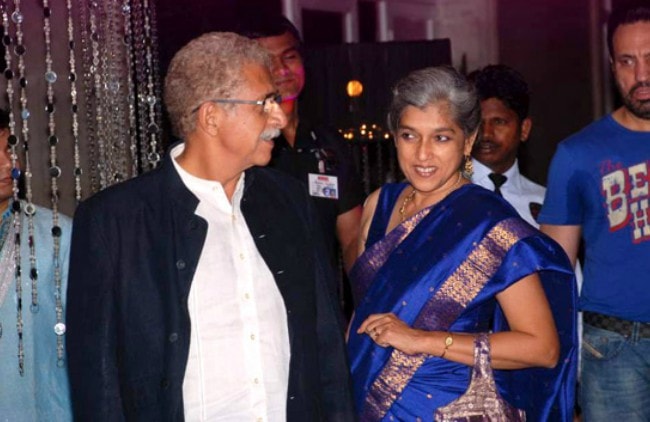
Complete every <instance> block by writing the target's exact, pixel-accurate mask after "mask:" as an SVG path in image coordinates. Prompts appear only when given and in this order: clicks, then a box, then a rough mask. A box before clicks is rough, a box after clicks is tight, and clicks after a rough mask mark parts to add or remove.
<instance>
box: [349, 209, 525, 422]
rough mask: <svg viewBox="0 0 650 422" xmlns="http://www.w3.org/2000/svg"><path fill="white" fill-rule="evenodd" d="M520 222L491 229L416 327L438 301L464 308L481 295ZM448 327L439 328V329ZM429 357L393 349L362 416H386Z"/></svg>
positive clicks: (517, 234)
mask: <svg viewBox="0 0 650 422" xmlns="http://www.w3.org/2000/svg"><path fill="white" fill-rule="evenodd" d="M517 221H518V220H516V219H507V220H503V221H501V222H499V223H497V224H496V225H495V226H494V227H492V229H490V231H489V232H488V233H487V235H485V237H484V238H483V239H482V240H481V241H480V242H479V243H477V244H476V247H475V248H474V249H473V250H472V251H471V252H470V254H469V255H468V257H467V258H466V259H465V260H464V261H463V262H462V263H461V264H460V265H459V266H458V267H457V268H456V270H455V271H454V272H453V273H452V274H451V275H450V276H449V277H448V278H447V279H446V280H445V281H444V282H443V283H442V284H441V286H440V288H439V289H438V290H437V291H436V292H435V294H434V295H433V296H432V297H431V299H430V300H429V301H428V302H427V304H426V305H425V306H424V308H423V309H422V310H421V311H420V314H419V315H418V317H417V319H416V321H415V323H414V324H413V327H414V328H424V329H426V328H427V327H426V325H427V324H426V323H427V320H429V318H428V314H429V313H430V312H431V311H433V310H434V309H435V308H436V304H437V303H439V302H441V301H445V302H449V301H450V300H451V301H453V302H455V303H456V304H457V305H458V306H460V307H462V308H465V307H466V306H467V304H468V303H469V302H471V301H472V300H473V299H474V298H475V297H476V296H477V295H478V293H479V292H480V291H481V289H482V288H483V287H484V286H485V284H487V282H488V281H489V280H490V279H491V278H492V277H493V276H494V274H495V273H496V271H497V270H498V269H499V266H500V265H501V262H502V261H503V258H504V256H505V255H506V253H507V252H508V250H509V249H510V248H511V247H512V246H513V245H514V244H515V243H516V242H517V241H519V240H520V239H521V238H522V235H521V231H518V230H517V228H519V227H520V225H519V224H517ZM405 223H408V222H405ZM407 233H410V231H408V232H407ZM434 312H435V311H434ZM451 322H453V321H450V323H451ZM448 328H449V327H438V328H437V329H440V330H445V329H448ZM430 357H432V356H430V355H425V354H418V355H407V354H405V353H402V352H400V351H399V350H393V352H392V353H391V356H390V358H389V360H388V361H387V362H386V365H384V367H383V369H382V370H381V372H380V374H379V375H378V376H377V378H376V379H375V381H374V382H373V383H372V386H371V387H370V389H369V391H368V396H367V401H366V406H365V408H364V411H363V415H362V418H361V419H362V420H379V419H381V418H383V417H384V415H385V414H386V412H387V411H388V409H390V407H391V406H392V405H393V403H394V402H395V400H397V399H398V398H399V395H400V394H401V393H402V391H403V390H404V388H405V387H406V385H407V384H408V383H409V381H410V380H411V378H412V377H413V375H414V374H415V372H416V371H417V370H418V368H419V367H420V366H421V365H422V364H423V363H424V362H425V360H426V359H428V358H430Z"/></svg>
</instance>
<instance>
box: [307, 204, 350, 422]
mask: <svg viewBox="0 0 650 422" xmlns="http://www.w3.org/2000/svg"><path fill="white" fill-rule="evenodd" d="M310 211H312V214H311V215H312V216H315V210H314V209H313V208H311V210H310ZM311 227H312V235H313V239H314V241H315V244H316V245H315V246H316V247H315V248H314V251H315V254H316V255H315V257H314V262H316V263H317V265H316V266H315V267H316V268H315V273H316V274H315V277H314V280H315V283H316V286H315V291H316V306H317V317H316V324H317V331H318V333H317V334H318V346H319V356H318V358H319V362H320V381H321V391H322V405H323V413H324V415H325V420H327V421H332V422H335V421H336V422H338V421H341V422H342V421H354V420H355V412H354V405H353V402H352V389H351V382H350V369H349V365H348V359H347V352H346V346H345V339H344V337H343V333H344V330H345V328H344V322H343V316H342V313H341V309H340V307H339V304H338V301H337V299H336V298H337V295H336V292H335V291H334V287H335V286H336V283H335V282H334V277H335V275H334V271H333V268H331V266H330V264H329V260H328V259H323V257H325V256H327V253H326V252H325V244H324V241H323V239H322V234H321V230H319V229H315V230H314V228H317V227H318V223H314V224H311Z"/></svg>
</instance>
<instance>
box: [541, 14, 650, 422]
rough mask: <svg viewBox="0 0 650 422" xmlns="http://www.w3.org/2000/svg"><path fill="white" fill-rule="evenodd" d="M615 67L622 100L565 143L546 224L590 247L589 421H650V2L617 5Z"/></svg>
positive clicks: (560, 236)
mask: <svg viewBox="0 0 650 422" xmlns="http://www.w3.org/2000/svg"><path fill="white" fill-rule="evenodd" d="M607 41H608V47H609V52H610V63H611V68H612V72H613V74H614V78H615V80H616V85H617V87H618V90H619V92H620V94H621V97H622V100H623V106H622V107H620V108H619V109H617V110H616V111H614V112H613V113H612V114H610V115H607V116H605V117H604V118H602V119H600V120H598V121H596V122H594V123H592V124H591V125H589V126H587V127H586V128H584V129H583V130H582V131H580V132H578V133H577V134H575V135H573V136H571V137H569V138H568V139H567V140H565V141H563V142H562V143H561V144H560V145H559V147H558V150H557V152H556V154H555V157H554V158H553V162H552V164H551V168H550V171H549V179H548V186H547V192H546V198H545V201H544V206H543V208H542V212H541V214H540V216H539V222H540V223H541V230H542V231H543V232H545V233H546V234H548V235H550V236H551V237H553V238H554V239H555V240H557V241H558V242H559V243H560V244H561V245H562V246H563V247H564V249H565V251H566V252H567V254H568V255H569V258H570V259H571V260H572V261H573V262H574V263H575V260H576V256H577V254H578V246H579V243H580V239H581V238H582V239H583V240H584V244H585V262H584V284H583V287H582V293H581V297H580V308H581V310H582V311H583V315H584V334H583V343H582V372H581V373H582V378H581V392H580V404H581V406H582V409H583V412H584V420H586V421H589V422H592V421H612V420H625V421H646V422H647V421H650V280H649V274H650V209H649V208H648V200H649V199H650V5H649V4H648V3H647V2H645V3H643V2H642V3H639V4H638V5H628V6H627V7H626V8H625V9H618V10H615V11H614V12H613V13H612V15H611V16H610V19H609V22H608V34H607Z"/></svg>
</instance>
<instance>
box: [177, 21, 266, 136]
mask: <svg viewBox="0 0 650 422" xmlns="http://www.w3.org/2000/svg"><path fill="white" fill-rule="evenodd" d="M270 63H271V62H270V58H269V55H268V53H267V52H266V50H265V49H264V48H262V47H261V46H260V45H259V43H257V42H256V41H253V40H250V39H248V38H246V37H242V36H240V35H237V34H233V33H228V32H211V33H208V34H204V35H202V36H200V37H198V38H196V39H194V40H192V41H190V42H189V43H188V44H187V45H185V46H184V47H183V48H181V49H180V50H179V51H178V52H177V53H176V54H175V55H174V58H173V59H172V61H171V63H170V65H169V70H168V71H167V76H166V77H165V93H164V99H165V107H166V108H167V113H168V114H169V120H170V122H171V124H172V130H173V131H174V134H175V135H176V136H178V137H180V138H181V139H184V138H185V137H186V136H187V135H188V134H189V133H191V132H192V131H194V129H195V123H196V114H195V113H194V112H195V110H196V108H197V107H199V106H200V105H201V104H203V103H204V102H206V101H208V100H210V99H215V98H231V96H232V95H233V93H234V92H235V90H236V89H237V88H238V87H239V86H240V85H241V84H242V83H243V78H242V72H241V70H242V67H243V66H244V65H246V64H260V65H262V66H265V67H267V68H268V67H269V66H270Z"/></svg>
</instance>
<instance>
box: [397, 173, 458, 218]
mask: <svg viewBox="0 0 650 422" xmlns="http://www.w3.org/2000/svg"><path fill="white" fill-rule="evenodd" d="M461 180H463V175H462V173H458V180H456V183H454V184H453V185H451V186H450V187H449V188H448V189H446V190H444V191H443V193H444V192H447V191H452V190H454V189H455V188H456V187H457V186H458V184H459V183H460V181H461ZM447 193H448V192H447ZM445 196H447V195H445ZM445 196H443V197H442V198H440V199H439V200H437V201H436V202H434V203H433V204H431V205H430V206H433V205H435V204H437V203H438V202H440V201H442V200H443V199H444V198H445ZM413 198H415V188H413V192H411V193H409V194H408V195H407V196H406V197H405V198H404V201H403V202H402V206H401V207H399V211H398V212H399V217H400V219H401V221H402V223H403V222H404V220H406V217H405V214H406V206H407V205H408V204H409V202H411V201H413Z"/></svg>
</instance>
